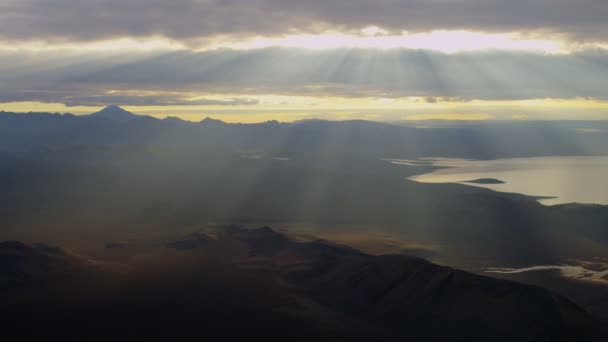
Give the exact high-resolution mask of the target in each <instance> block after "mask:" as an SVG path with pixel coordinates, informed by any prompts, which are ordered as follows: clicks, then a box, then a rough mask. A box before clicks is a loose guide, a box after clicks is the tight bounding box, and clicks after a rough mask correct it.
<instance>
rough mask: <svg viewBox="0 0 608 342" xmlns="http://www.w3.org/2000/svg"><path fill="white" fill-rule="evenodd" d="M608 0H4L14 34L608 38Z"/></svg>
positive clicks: (8, 32) (0, 18) (3, 19)
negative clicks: (371, 30) (365, 31)
mask: <svg viewBox="0 0 608 342" xmlns="http://www.w3.org/2000/svg"><path fill="white" fill-rule="evenodd" d="M607 17H608V3H607V2H606V0H509V1H504V0H401V1H399V0H374V1H370V0H306V1H303V0H172V1H165V0H130V1H124V0H79V1H72V0H54V1H49V0H4V1H2V3H1V4H0V35H2V36H4V37H5V38H9V39H53V38H56V39H72V40H94V39H100V38H109V37H121V36H135V37H142V36H151V35H161V36H166V37H170V38H174V39H178V40H184V41H187V40H196V39H210V38H213V37H215V36H221V35H234V36H247V37H249V36H255V35H269V36H274V35H281V34H285V33H290V32H311V33H312V32H318V31H321V30H324V29H328V28H329V29H338V30H343V31H348V30H359V29H361V28H362V27H366V26H369V25H376V26H380V27H383V28H386V29H388V30H393V31H401V30H408V31H412V32H420V31H429V30H444V29H445V30H461V29H463V30H480V31H492V32H512V31H546V32H551V33H558V34H564V35H567V36H570V37H571V38H574V39H576V40H577V41H579V42H580V41H587V40H606V38H605V37H606V36H607V34H608V20H606V18H607Z"/></svg>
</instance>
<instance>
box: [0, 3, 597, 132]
mask: <svg viewBox="0 0 608 342" xmlns="http://www.w3.org/2000/svg"><path fill="white" fill-rule="evenodd" d="M607 17H608V2H606V0H509V1H504V0H503V1H501V0H375V1H370V0H367V1H364V0H306V1H302V0H173V1H161V0H145V1H144V0H130V1H124V0H80V1H68V0H53V1H49V0H3V1H1V2H0V110H5V111H16V112H29V111H50V112H70V113H74V114H86V113H91V112H94V111H97V110H99V109H100V108H102V107H104V106H107V105H111V104H116V105H120V106H123V107H124V108H126V109H128V110H131V111H133V112H136V113H139V114H148V115H153V116H157V117H165V116H178V117H181V118H183V119H186V120H193V121H197V120H200V119H202V118H204V117H208V116H210V117H214V118H218V119H222V120H225V121H228V122H260V121H266V120H280V121H294V120H300V119H308V118H321V119H334V120H339V119H369V120H378V121H397V120H425V119H451V120H505V119H506V120H547V119H557V120H574V119H585V120H606V119H608V20H606V18H607Z"/></svg>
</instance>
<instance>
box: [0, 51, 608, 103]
mask: <svg viewBox="0 0 608 342" xmlns="http://www.w3.org/2000/svg"><path fill="white" fill-rule="evenodd" d="M92 55H93V57H91V56H88V55H86V56H85V55H80V56H67V57H64V56H63V55H62V54H61V53H60V52H48V53H45V54H44V55H41V54H39V55H36V56H35V57H31V56H28V55H27V53H20V52H10V53H0V61H1V62H2V65H0V101H2V102H11V101H42V102H60V103H65V104H67V105H71V106H75V105H104V104H111V103H118V104H124V105H161V104H164V105H167V104H170V105H255V104H257V101H255V100H252V99H250V98H251V97H252V95H255V94H286V95H311V96H346V97H360V96H369V97H402V96H421V97H424V98H428V100H427V101H429V102H432V101H433V99H435V100H438V99H441V101H445V99H452V100H462V101H466V100H473V99H484V100H519V99H538V98H577V97H586V98H597V99H603V100H608V77H606V75H607V70H608V53H607V52H603V51H597V52H584V53H578V54H571V55H543V54H535V53H525V52H517V53H515V52H505V51H494V52H469V53H459V54H453V55H447V54H442V53H438V52H429V51H416V50H388V51H379V50H360V49H336V50H327V51H311V50H305V49H282V48H268V49H261V50H252V51H234V50H221V51H210V52H199V53H194V52H172V53H166V54H161V55H159V54H145V53H140V54H129V58H121V57H115V58H113V59H112V61H113V62H108V61H107V60H104V62H102V63H100V62H99V61H98V58H95V56H96V54H95V53H92ZM32 58H33V59H32ZM66 60H67V62H66ZM31 65H35V66H36V68H37V69H36V70H35V71H32V66H31ZM200 93H218V94H235V95H230V96H229V97H228V98H225V99H220V100H217V99H216V98H215V97H212V98H203V99H196V98H195V97H194V96H195V95H196V94H200ZM237 95H238V98H235V97H237ZM193 98H194V100H193ZM243 98H245V99H243Z"/></svg>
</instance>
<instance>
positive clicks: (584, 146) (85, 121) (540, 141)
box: [0, 106, 608, 159]
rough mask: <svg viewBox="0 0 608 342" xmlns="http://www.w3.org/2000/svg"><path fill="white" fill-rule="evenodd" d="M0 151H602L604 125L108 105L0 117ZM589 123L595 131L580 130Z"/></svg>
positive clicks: (462, 154)
mask: <svg viewBox="0 0 608 342" xmlns="http://www.w3.org/2000/svg"><path fill="white" fill-rule="evenodd" d="M0 122H1V124H0V130H1V131H0V151H8V152H10V151H27V150H31V149H32V148H39V147H44V148H65V147H69V146H74V145H114V146H120V145H125V144H128V145H134V144H137V145H164V146H174V147H201V146H209V145H213V146H224V147H227V148H233V149H241V150H243V149H247V150H249V151H260V152H265V153H272V154H277V155H292V154H299V155H302V154H308V153H311V152H312V154H315V153H316V154H319V153H320V152H321V150H327V151H326V152H327V153H329V152H330V151H331V152H332V153H334V154H336V155H344V154H351V155H357V156H361V157H364V158H370V157H374V158H414V157H429V156H433V157H458V158H482V159H484V158H485V159H487V158H507V157H525V156H539V155H598V154H606V153H608V134H606V133H605V132H603V131H602V130H601V128H606V129H608V123H602V122H588V121H587V122H586V121H582V122H581V121H531V122H530V121H524V122H517V121H498V122H469V123H449V122H442V121H438V122H433V121H430V122H426V123H424V125H425V126H424V127H423V128H420V127H419V126H420V125H417V124H416V123H410V124H408V125H405V124H399V125H391V124H386V123H378V122H370V121H357V120H355V121H344V122H340V121H321V120H305V121H301V122H296V123H279V122H276V121H269V122H265V123H259V124H226V123H224V122H222V121H219V120H212V119H205V120H203V121H202V122H200V123H191V122H187V121H182V120H179V119H175V118H169V119H164V120H159V119H155V118H153V117H149V116H135V115H133V114H132V113H129V112H127V111H124V110H122V109H121V108H120V107H117V106H110V107H107V108H105V109H103V110H102V111H100V112H97V113H93V114H91V115H88V116H74V115H67V114H66V115H60V114H49V113H31V114H25V115H21V114H15V113H6V112H5V113H2V114H1V115H0ZM589 128H594V129H596V130H598V129H599V131H588V130H587V131H586V129H589Z"/></svg>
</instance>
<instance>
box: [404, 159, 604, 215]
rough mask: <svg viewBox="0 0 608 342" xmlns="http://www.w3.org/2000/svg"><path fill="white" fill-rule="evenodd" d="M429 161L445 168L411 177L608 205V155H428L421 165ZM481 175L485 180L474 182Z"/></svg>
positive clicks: (548, 201)
mask: <svg viewBox="0 0 608 342" xmlns="http://www.w3.org/2000/svg"><path fill="white" fill-rule="evenodd" d="M393 162H394V163H401V162H403V163H405V162H407V161H401V162H399V161H393ZM410 162H414V163H416V161H410ZM427 162H430V163H431V164H432V165H434V166H437V167H441V168H440V169H438V170H435V171H433V172H431V173H427V174H422V175H418V176H414V177H411V178H410V179H412V180H415V181H417V182H422V183H463V184H468V185H471V186H479V187H484V188H488V189H493V190H496V191H501V192H514V193H520V194H525V195H530V196H539V197H546V198H544V199H540V200H539V201H540V202H541V203H543V204H546V205H554V204H563V203H574V202H576V203H589V204H604V205H608V156H600V157H538V158H514V159H497V160H465V159H452V158H424V159H423V160H422V161H421V163H420V164H419V165H424V164H426V163H427ZM480 179H481V180H484V182H480V183H474V182H471V181H475V180H480ZM488 180H496V181H501V182H504V183H503V184H499V183H500V182H489V181H488ZM493 183H496V184H493Z"/></svg>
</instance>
